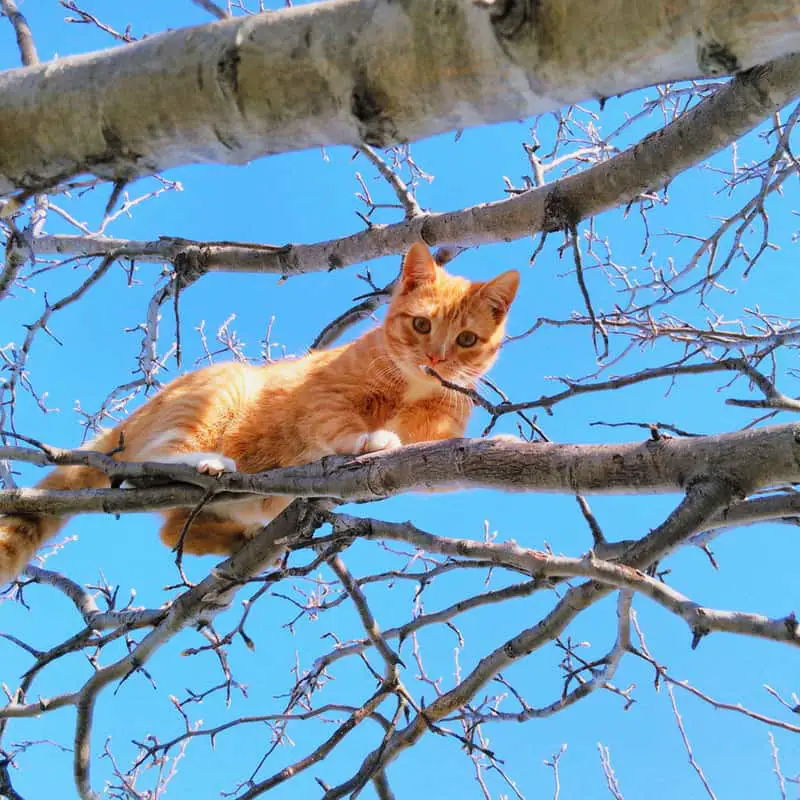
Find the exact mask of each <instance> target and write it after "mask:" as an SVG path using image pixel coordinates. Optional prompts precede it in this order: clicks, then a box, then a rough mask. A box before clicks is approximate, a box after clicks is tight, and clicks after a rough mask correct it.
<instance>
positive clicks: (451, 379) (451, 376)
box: [418, 362, 468, 385]
mask: <svg viewBox="0 0 800 800" xmlns="http://www.w3.org/2000/svg"><path fill="white" fill-rule="evenodd" d="M418 370H419V372H420V373H421V374H422V375H424V376H425V377H426V378H428V379H429V380H433V381H436V382H437V383H441V381H443V380H444V381H447V382H448V383H456V384H459V385H466V384H467V383H468V379H467V377H466V375H464V373H463V372H462V371H461V370H460V369H459V368H458V367H457V366H456V365H454V364H448V363H447V362H444V363H440V364H430V363H421V364H419V365H418Z"/></svg>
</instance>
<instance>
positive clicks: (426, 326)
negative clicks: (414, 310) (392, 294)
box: [411, 317, 431, 333]
mask: <svg viewBox="0 0 800 800" xmlns="http://www.w3.org/2000/svg"><path fill="white" fill-rule="evenodd" d="M411 325H412V326H413V328H414V330H415V331H416V332H417V333H430V332H431V321H430V320H429V319H425V317H414V319H413V320H412V322H411Z"/></svg>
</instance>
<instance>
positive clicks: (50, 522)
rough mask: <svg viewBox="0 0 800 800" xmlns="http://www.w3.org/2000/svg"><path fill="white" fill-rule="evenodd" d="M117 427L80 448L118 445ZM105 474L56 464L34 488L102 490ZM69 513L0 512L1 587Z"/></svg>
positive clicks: (106, 481)
mask: <svg viewBox="0 0 800 800" xmlns="http://www.w3.org/2000/svg"><path fill="white" fill-rule="evenodd" d="M118 441H119V433H118V431H117V430H110V431H106V432H105V433H103V434H101V435H100V436H99V437H98V438H96V439H95V440H94V441H92V442H90V443H88V444H86V445H84V446H83V447H82V448H81V449H82V450H99V451H101V452H109V451H111V450H113V448H114V447H115V446H116V445H117V443H118ZM109 485H110V481H109V479H108V477H107V476H106V475H104V474H103V473H102V472H99V471H98V470H96V469H92V468H91V467H82V466H70V467H56V468H55V469H54V470H53V471H52V472H50V473H49V474H48V475H47V476H46V477H45V478H44V479H43V480H41V481H39V483H37V484H36V488H37V489H67V490H72V489H103V488H107V487H108V486H109ZM68 519H69V517H68V516H63V517H58V516H52V515H50V514H40V513H31V514H0V586H1V585H2V584H4V583H6V582H7V581H10V580H11V579H12V578H15V577H16V576H17V575H19V573H20V572H22V571H23V570H24V569H25V566H26V565H27V563H28V562H29V561H30V560H31V558H33V556H34V555H35V554H36V551H37V550H38V549H39V548H40V547H41V546H42V545H43V544H44V543H45V542H46V541H47V540H48V539H50V538H52V537H53V536H55V535H56V533H58V531H59V530H61V528H63V527H64V525H65V524H66V523H67V520H68Z"/></svg>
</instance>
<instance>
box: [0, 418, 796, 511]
mask: <svg viewBox="0 0 800 800" xmlns="http://www.w3.org/2000/svg"><path fill="white" fill-rule="evenodd" d="M25 452H26V451H25V450H24V449H23V448H0V458H3V457H11V458H17V459H18V460H30V461H33V462H34V463H41V453H39V452H38V451H33V450H31V451H27V452H28V453H30V454H31V457H30V458H27V457H25V455H24V453H25ZM54 463H60V464H87V465H89V466H92V467H96V468H97V469H100V470H102V471H103V472H105V473H106V474H108V475H109V476H112V477H114V478H117V479H132V480H137V479H139V480H141V479H142V478H144V479H147V478H149V479H153V478H156V477H160V478H161V479H162V480H163V479H165V478H166V479H172V480H176V481H181V482H184V483H188V484H193V485H194V488H193V487H190V486H169V487H163V488H150V489H142V490H139V491H131V490H125V489H94V490H80V491H44V490H40V489H10V490H6V491H0V513H4V514H8V513H15V512H16V513H34V512H39V513H50V514H65V513H76V512H81V511H106V512H112V513H113V512H117V511H137V510H138V511H144V510H152V509H155V508H162V507H168V506H176V505H189V504H193V503H197V502H199V501H200V500H201V499H202V497H203V496H204V493H205V490H207V489H210V488H214V489H217V490H218V492H219V497H218V498H217V499H219V500H230V499H232V497H233V494H232V493H236V494H242V493H244V494H248V493H254V494H281V495H291V496H296V497H327V498H336V499H339V500H347V501H352V500H378V499H381V498H384V497H390V496H392V495H396V494H400V493H402V492H411V491H425V490H432V489H456V488H466V487H471V488H494V489H503V490H505V491H528V492H533V491H538V492H558V493H565V494H575V493H580V494H637V493H664V492H683V491H686V490H687V489H688V488H690V487H692V486H693V485H695V484H697V483H698V482H702V481H717V482H724V483H725V484H726V485H727V486H729V487H731V491H732V492H733V494H734V495H735V496H737V497H744V496H746V495H748V494H750V493H751V492H753V491H756V490H757V489H763V488H767V487H772V486H780V485H785V484H787V483H797V482H800V424H787V425H775V426H769V427H764V428H758V429H754V430H747V431H739V432H737V433H726V434H720V435H717V436H702V437H696V438H687V439H666V438H664V439H659V440H658V441H653V440H649V441H646V442H632V443H628V444H608V445H577V444H546V443H539V442H537V443H530V444H529V443H519V444H514V443H511V442H502V441H491V440H485V439H477V440H474V439H472V440H471V439H450V440H447V441H444V442H437V443H425V444H416V445H409V446H407V447H403V448H401V449H399V450H395V451H392V452H388V453H376V454H371V455H368V456H360V457H357V458H353V457H349V456H331V457H328V458H325V459H323V460H322V461H317V462H315V463H313V464H305V465H301V466H296V467H286V468H283V469H273V470H268V471H266V472H262V473H257V474H255V475H250V474H244V473H226V474H224V475H222V476H220V477H219V478H210V477H208V476H205V475H200V474H198V473H197V472H196V471H195V470H194V469H193V468H192V467H188V466H185V465H180V464H178V465H160V464H157V463H155V462H153V463H150V462H144V463H126V462H119V461H114V460H113V459H112V458H110V457H108V456H105V455H103V454H102V453H93V452H89V451H85V450H83V451H56V455H55V457H54ZM765 513H766V512H765ZM773 513H774V509H773Z"/></svg>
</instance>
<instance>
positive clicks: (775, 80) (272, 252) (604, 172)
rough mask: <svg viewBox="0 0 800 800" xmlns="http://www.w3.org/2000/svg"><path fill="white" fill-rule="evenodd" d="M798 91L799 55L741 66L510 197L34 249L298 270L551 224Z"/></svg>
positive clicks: (615, 195) (748, 125)
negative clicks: (400, 217) (263, 239)
mask: <svg viewBox="0 0 800 800" xmlns="http://www.w3.org/2000/svg"><path fill="white" fill-rule="evenodd" d="M798 94H800V56H788V57H786V58H782V59H778V60H777V61H774V62H771V63H770V64H768V65H765V66H764V67H757V68H755V69H752V70H749V71H748V72H746V73H743V74H741V75H738V76H737V77H736V78H735V79H734V80H733V81H731V82H730V83H729V84H728V85H726V86H725V87H723V88H722V89H720V90H719V91H717V92H716V93H715V94H714V95H712V96H711V97H709V98H707V99H706V100H704V101H703V102H701V103H699V104H698V105H697V106H695V107H694V108H692V109H690V110H689V111H687V112H686V113H685V114H683V115H682V116H681V117H680V118H679V119H677V120H675V121H674V122H672V123H671V124H669V125H667V126H666V127H665V128H663V129H662V130H660V131H658V132H657V133H655V134H651V135H650V136H647V137H646V138H645V139H643V140H642V141H640V142H639V143H637V144H636V145H634V146H633V147H631V148H630V149H629V150H626V151H625V152H623V153H620V154H619V155H617V156H614V157H613V158H610V159H609V160H608V161H605V162H603V163H601V164H597V165H596V166H593V167H591V168H589V169H587V170H585V171H583V172H580V173H578V174H577V175H572V176H569V177H566V178H563V179H561V180H559V181H556V182H554V183H550V184H546V185H544V186H541V187H538V188H536V189H532V190H530V191H527V192H524V193H523V194H520V195H517V196H515V197H511V198H509V199H507V200H499V201H497V202H494V203H484V204H482V205H478V206H473V207H471V208H466V209H463V210H459V211H450V212H445V213H424V214H418V215H415V216H414V217H413V218H411V219H407V220H404V221H402V222H398V223H395V224H391V225H372V226H371V227H369V228H367V229H366V230H363V231H360V232H359V233H355V234H352V235H350V236H344V237H341V238H339V239H331V240H328V241H325V242H318V243H315V244H287V245H285V246H282V247H278V246H274V245H259V244H245V243H234V242H204V243H201V242H195V241H189V240H186V239H180V238H174V237H162V238H160V239H157V240H153V241H149V242H147V241H132V240H126V239H114V238H110V237H105V236H85V235H54V236H48V235H44V236H38V237H36V238H35V239H33V240H32V242H31V247H32V248H33V250H34V252H35V253H36V254H37V255H47V254H62V255H63V254H74V255H105V254H107V253H109V252H110V251H112V250H113V251H116V252H117V253H118V255H119V256H120V257H122V258H130V259H133V258H135V259H136V260H137V261H139V262H142V261H152V262H173V263H185V264H189V265H191V266H192V267H193V268H195V272H194V274H200V273H201V272H202V271H206V270H207V271H221V272H227V271H242V272H276V273H279V274H282V275H297V274H301V273H306V272H320V271H325V270H329V269H334V268H340V267H344V266H348V265H351V264H356V263H361V262H363V261H367V260H369V259H372V258H379V257H381V256H387V255H392V254H396V253H402V252H405V251H406V250H408V248H409V247H410V246H411V245H412V244H413V243H414V242H416V241H419V240H420V239H423V240H424V241H425V242H427V243H428V244H429V245H430V246H434V245H445V244H454V243H458V244H462V245H479V244H486V243H489V242H496V241H511V240H513V239H520V238H522V237H524V236H530V235H532V234H534V233H538V232H542V231H545V232H546V231H554V230H557V229H558V228H560V227H563V226H564V225H565V224H568V223H573V224H575V223H577V222H579V221H580V220H582V219H586V218H587V217H590V216H592V215H594V214H598V213H601V212H603V211H606V210H608V209H611V208H615V207H617V206H619V205H622V204H624V203H628V202H630V201H632V200H635V198H637V197H638V196H639V195H640V194H641V193H642V192H644V191H651V190H654V189H659V188H661V187H662V186H663V185H664V184H665V183H667V182H669V181H671V180H672V179H673V178H675V177H676V176H677V175H679V174H680V173H681V172H683V171H684V170H686V169H688V168H689V167H691V166H692V165H694V164H696V163H698V162H700V161H702V160H703V159H704V158H708V157H710V156H711V155H712V154H713V153H715V152H717V151H718V150H721V149H722V148H724V147H728V146H730V144H731V143H733V142H735V141H736V140H737V139H739V138H740V137H741V136H744V135H745V134H746V133H747V132H748V131H750V130H751V129H752V128H754V127H755V126H756V125H759V124H760V123H761V122H762V121H763V120H764V119H765V118H766V117H767V116H768V115H769V114H772V113H774V112H776V111H777V110H778V109H780V108H781V107H782V106H783V105H785V104H786V103H787V102H789V101H790V100H791V99H792V98H793V97H795V96H797V95H798Z"/></svg>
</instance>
